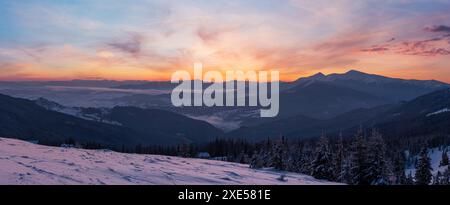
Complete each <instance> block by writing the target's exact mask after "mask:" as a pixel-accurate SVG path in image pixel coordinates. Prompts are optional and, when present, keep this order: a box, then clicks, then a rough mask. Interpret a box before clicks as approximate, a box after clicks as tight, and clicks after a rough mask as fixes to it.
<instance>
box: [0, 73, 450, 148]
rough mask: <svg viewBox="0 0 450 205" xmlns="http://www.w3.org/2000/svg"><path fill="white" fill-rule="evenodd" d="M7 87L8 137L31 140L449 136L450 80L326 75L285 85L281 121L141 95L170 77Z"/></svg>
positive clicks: (3, 128)
mask: <svg viewBox="0 0 450 205" xmlns="http://www.w3.org/2000/svg"><path fill="white" fill-rule="evenodd" d="M47 84H48V85H49V86H54V85H63V86H68V87H70V86H76V87H77V88H79V87H87V88H89V85H95V86H101V87H103V88H111V89H112V91H111V90H104V89H101V90H89V91H86V92H85V91H83V90H69V91H67V90H63V91H60V90H58V89H56V90H47V91H45V92H41V93H39V92H34V90H33V88H34V87H38V88H39V89H45V88H46V86H47ZM85 84H86V85H85ZM38 85H39V86H38ZM1 86H6V87H7V89H5V91H7V93H8V94H11V95H13V96H15V97H10V96H7V95H0V136H2V137H12V138H19V139H25V140H40V141H63V140H65V139H68V138H71V139H76V140H77V141H82V142H91V141H93V142H98V143H102V144H106V145H111V146H122V145H127V146H134V145H137V144H145V145H150V144H159V145H168V144H180V143H204V142H208V141H210V140H211V139H214V138H217V137H229V138H237V137H242V138H246V139H252V140H259V139H265V138H267V137H279V136H280V135H283V136H286V137H293V138H294V137H300V138H307V137H316V136H320V135H321V134H322V133H327V134H329V135H338V134H339V133H344V134H351V133H354V132H355V130H356V129H358V128H359V127H365V128H372V127H376V128H377V129H380V130H381V131H382V132H385V133H388V134H392V135H419V134H436V133H448V128H447V127H450V126H448V123H447V121H448V113H449V112H448V109H450V100H449V90H448V88H450V86H449V85H448V84H446V83H443V82H439V81H434V80H429V81H422V80H404V79H397V78H388V77H384V76H380V75H373V74H367V73H362V72H359V71H355V70H351V71H349V72H346V73H342V74H330V75H324V74H322V73H318V74H315V75H313V76H310V77H305V78H300V79H298V80H296V81H293V82H284V83H282V84H281V85H280V86H281V89H280V90H281V91H280V114H279V116H277V117H275V118H259V116H258V115H257V114H255V113H256V112H255V110H257V109H258V108H254V107H233V108H228V107H212V108H209V107H192V108H191V107H183V108H176V107H173V106H171V104H170V95H169V94H145V92H143V93H142V92H140V93H138V94H136V93H135V89H136V88H139V89H140V90H139V91H142V90H144V91H145V90H146V89H148V90H160V89H162V90H164V91H167V90H168V89H169V88H170V87H171V84H169V83H168V82H140V81H126V82H116V81H100V82H96V81H82V80H77V81H68V82H49V83H45V82H25V83H23V84H22V83H21V82H14V83H12V84H11V83H7V82H2V83H0V88H1ZM23 86H25V87H26V89H25V90H24V92H22V91H21V89H23ZM117 89H120V90H119V91H118V90H117ZM124 90H125V91H124ZM127 90H130V91H131V92H130V93H127V92H126V91H127ZM169 90H170V89H169ZM1 91H2V90H1V89H0V92H1ZM16 93H19V94H16ZM24 93H25V94H24ZM28 93H33V94H30V95H28ZM40 94H42V96H41V97H40V98H37V99H36V98H35V97H36V96H39V95H40ZM71 95H73V96H71ZM80 96H82V97H84V98H82V99H80ZM99 96H100V97H99ZM17 97H20V98H17ZM42 97H50V98H51V99H52V100H47V99H46V98H42ZM22 98H28V99H22ZM32 98H34V99H32ZM55 99H56V100H55ZM60 99H62V100H61V101H63V102H67V101H64V99H79V101H80V102H81V105H80V106H67V105H65V104H61V103H60ZM83 99H84V100H83ZM95 99H101V100H98V101H97V102H96V105H97V104H101V102H107V103H106V104H107V105H105V106H104V107H101V106H86V104H89V101H91V100H95ZM75 104H76V103H75ZM219 128H220V129H219Z"/></svg>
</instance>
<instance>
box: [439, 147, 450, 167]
mask: <svg viewBox="0 0 450 205" xmlns="http://www.w3.org/2000/svg"><path fill="white" fill-rule="evenodd" d="M448 164H449V162H448V155H447V149H446V148H445V149H444V150H443V151H442V159H441V163H440V165H439V166H441V167H443V166H447V165H448Z"/></svg>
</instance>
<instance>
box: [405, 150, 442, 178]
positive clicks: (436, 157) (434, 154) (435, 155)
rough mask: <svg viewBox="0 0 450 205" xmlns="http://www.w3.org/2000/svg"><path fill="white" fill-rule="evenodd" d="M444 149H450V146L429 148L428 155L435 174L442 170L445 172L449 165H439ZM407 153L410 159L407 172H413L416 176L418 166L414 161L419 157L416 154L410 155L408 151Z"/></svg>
mask: <svg viewBox="0 0 450 205" xmlns="http://www.w3.org/2000/svg"><path fill="white" fill-rule="evenodd" d="M444 149H447V150H449V149H450V147H447V148H445V147H443V148H442V147H441V148H439V147H435V148H433V149H429V150H428V157H429V158H430V159H431V168H433V171H432V172H431V173H432V174H433V176H434V175H436V174H437V172H438V171H439V172H441V173H443V172H444V171H445V170H446V169H447V166H439V165H440V163H441V160H442V152H443V150H444ZM406 154H407V159H408V164H407V167H406V169H405V174H406V175H408V174H411V175H412V176H414V175H415V174H416V168H415V164H414V163H413V162H414V161H416V159H418V157H419V156H418V155H415V156H408V155H409V154H408V152H407V153H406Z"/></svg>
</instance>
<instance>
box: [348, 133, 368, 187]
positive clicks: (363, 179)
mask: <svg viewBox="0 0 450 205" xmlns="http://www.w3.org/2000/svg"><path fill="white" fill-rule="evenodd" d="M355 138H356V139H355V142H354V143H353V145H352V155H351V162H350V166H351V168H350V169H351V176H352V184H355V185H370V180H369V179H368V178H367V176H368V173H367V172H368V168H369V163H368V149H367V144H366V139H365V137H364V133H363V130H362V128H360V129H359V130H358V132H357V133H356V136H355Z"/></svg>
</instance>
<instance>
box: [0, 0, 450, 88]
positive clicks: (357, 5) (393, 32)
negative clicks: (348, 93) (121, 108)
mask: <svg viewBox="0 0 450 205" xmlns="http://www.w3.org/2000/svg"><path fill="white" fill-rule="evenodd" d="M449 11H450V1H449V0H361V1H354V0H333V1H331V0H327V1H325V0H315V1H312V0H214V1H211V0H132V1H122V0H21V1H16V0H2V1H0V80H69V79H111V80H170V77H171V75H172V73H173V72H175V71H177V70H192V69H193V65H194V63H197V62H201V63H203V65H204V67H205V70H219V71H221V72H224V71H226V70H279V71H280V78H281V80H284V81H291V80H295V79H297V78H299V77H303V76H309V75H312V74H315V73H317V72H322V73H325V74H329V73H342V72H346V71H348V70H351V69H354V70H360V71H363V72H367V73H374V74H380V75H386V76H391V77H398V78H406V79H436V80H440V81H445V82H449V83H450V12H449Z"/></svg>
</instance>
